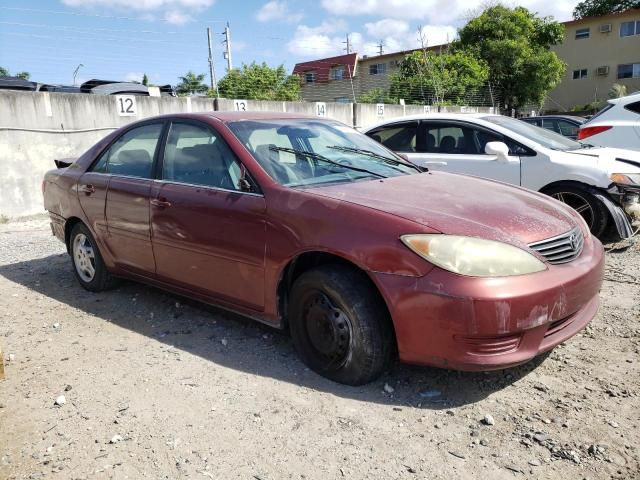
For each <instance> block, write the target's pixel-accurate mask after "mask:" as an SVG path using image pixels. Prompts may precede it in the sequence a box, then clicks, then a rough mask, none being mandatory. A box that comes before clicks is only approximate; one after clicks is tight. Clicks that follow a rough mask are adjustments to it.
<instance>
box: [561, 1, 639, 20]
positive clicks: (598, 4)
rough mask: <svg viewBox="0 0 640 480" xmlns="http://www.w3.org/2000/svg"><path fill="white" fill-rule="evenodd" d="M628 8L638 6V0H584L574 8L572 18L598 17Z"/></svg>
mask: <svg viewBox="0 0 640 480" xmlns="http://www.w3.org/2000/svg"><path fill="white" fill-rule="evenodd" d="M630 8H640V0H584V1H582V2H580V3H578V4H577V5H576V8H574V10H573V18H575V19H576V20H577V19H580V18H585V17H600V16H602V15H608V14H610V13H616V12H624V11H625V10H628V9H630Z"/></svg>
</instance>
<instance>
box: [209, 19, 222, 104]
mask: <svg viewBox="0 0 640 480" xmlns="http://www.w3.org/2000/svg"><path fill="white" fill-rule="evenodd" d="M207 43H208V44H209V80H211V90H214V91H215V92H216V97H218V96H219V95H218V80H217V79H216V67H215V66H214V64H213V55H212V53H211V29H210V28H209V27H207Z"/></svg>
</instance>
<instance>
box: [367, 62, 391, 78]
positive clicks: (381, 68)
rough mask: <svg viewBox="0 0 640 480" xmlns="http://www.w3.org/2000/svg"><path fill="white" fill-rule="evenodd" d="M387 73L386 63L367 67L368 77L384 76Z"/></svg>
mask: <svg viewBox="0 0 640 480" xmlns="http://www.w3.org/2000/svg"><path fill="white" fill-rule="evenodd" d="M385 73H387V64H386V63H374V64H372V65H369V75H384V74H385Z"/></svg>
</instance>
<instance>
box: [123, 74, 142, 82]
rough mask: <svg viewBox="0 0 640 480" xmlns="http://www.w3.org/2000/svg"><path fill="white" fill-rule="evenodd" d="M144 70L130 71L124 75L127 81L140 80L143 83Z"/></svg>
mask: <svg viewBox="0 0 640 480" xmlns="http://www.w3.org/2000/svg"><path fill="white" fill-rule="evenodd" d="M143 76H144V73H143V72H129V73H127V74H126V75H125V76H124V79H125V80H126V81H127V82H140V83H142V77H143Z"/></svg>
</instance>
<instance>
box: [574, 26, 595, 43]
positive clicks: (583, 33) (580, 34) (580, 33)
mask: <svg viewBox="0 0 640 480" xmlns="http://www.w3.org/2000/svg"><path fill="white" fill-rule="evenodd" d="M590 30H591V29H590V28H588V27H587V28H579V29H577V30H576V40H580V39H582V38H589V33H590Z"/></svg>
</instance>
